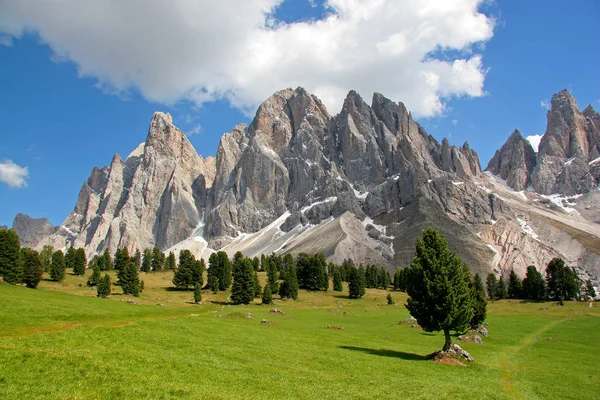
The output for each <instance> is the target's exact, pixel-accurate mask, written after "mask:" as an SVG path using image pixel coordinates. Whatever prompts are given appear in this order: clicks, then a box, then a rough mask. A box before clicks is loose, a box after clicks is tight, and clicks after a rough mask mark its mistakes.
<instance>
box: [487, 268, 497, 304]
mask: <svg viewBox="0 0 600 400" xmlns="http://www.w3.org/2000/svg"><path fill="white" fill-rule="evenodd" d="M485 282H486V287H487V292H488V297H489V298H490V300H492V301H494V300H496V297H497V295H498V279H496V275H495V274H494V273H493V272H490V273H489V274H488V276H487V278H486V280H485Z"/></svg>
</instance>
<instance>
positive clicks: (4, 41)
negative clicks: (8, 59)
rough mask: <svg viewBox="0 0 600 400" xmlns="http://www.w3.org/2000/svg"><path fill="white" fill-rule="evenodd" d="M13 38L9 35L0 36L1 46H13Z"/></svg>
mask: <svg viewBox="0 0 600 400" xmlns="http://www.w3.org/2000/svg"><path fill="white" fill-rule="evenodd" d="M12 44H13V42H12V37H11V36H9V35H0V45H1V46H6V47H10V46H12Z"/></svg>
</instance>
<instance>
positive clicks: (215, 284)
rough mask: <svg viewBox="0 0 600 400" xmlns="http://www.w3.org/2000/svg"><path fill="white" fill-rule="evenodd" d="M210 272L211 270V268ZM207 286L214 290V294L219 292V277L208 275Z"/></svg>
mask: <svg viewBox="0 0 600 400" xmlns="http://www.w3.org/2000/svg"><path fill="white" fill-rule="evenodd" d="M208 272H210V269H209V270H208ZM207 286H208V288H209V289H210V290H212V292H213V294H217V293H218V292H219V278H218V277H217V276H216V275H208V283H207Z"/></svg>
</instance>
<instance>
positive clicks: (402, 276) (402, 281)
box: [394, 268, 407, 292]
mask: <svg viewBox="0 0 600 400" xmlns="http://www.w3.org/2000/svg"><path fill="white" fill-rule="evenodd" d="M406 271H407V269H406V268H398V269H397V270H396V273H395V274H394V290H401V291H403V292H405V291H406Z"/></svg>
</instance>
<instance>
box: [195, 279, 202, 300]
mask: <svg viewBox="0 0 600 400" xmlns="http://www.w3.org/2000/svg"><path fill="white" fill-rule="evenodd" d="M200 301H202V285H200V284H199V283H196V284H195V285H194V304H198V303H200Z"/></svg>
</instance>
